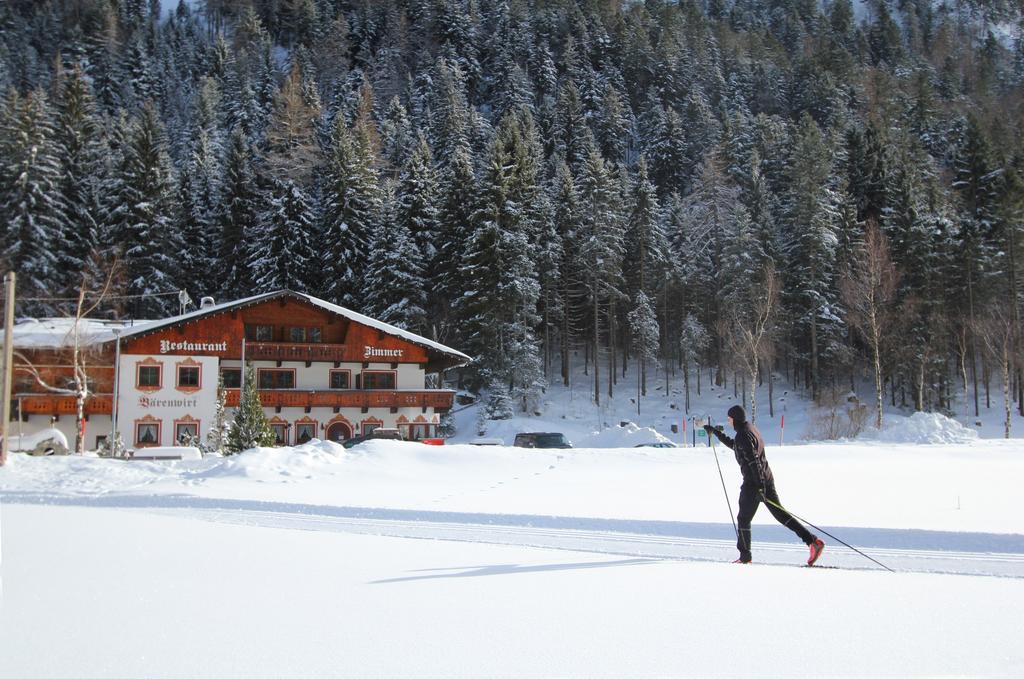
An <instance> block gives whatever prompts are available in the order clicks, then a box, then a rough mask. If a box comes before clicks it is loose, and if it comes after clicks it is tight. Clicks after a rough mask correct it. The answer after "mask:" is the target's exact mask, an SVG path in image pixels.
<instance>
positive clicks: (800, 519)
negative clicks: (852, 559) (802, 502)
mask: <svg viewBox="0 0 1024 679" xmlns="http://www.w3.org/2000/svg"><path fill="white" fill-rule="evenodd" d="M761 499H762V500H764V501H765V502H767V503H768V504H770V505H772V506H774V507H778V508H779V509H781V510H782V511H784V512H786V513H787V514H789V515H790V516H792V517H793V518H794V519H796V520H797V521H803V522H804V523H806V524H807V525H808V526H810V527H811V528H813V529H814V530H817V531H821V532H822V533H824V534H825V535H827V536H829V537H830V538H832V539H833V540H835V541H836V542H838V543H840V544H842V545H846V546H847V547H849V548H850V549H852V550H853V551H855V552H857V553H858V554H860V555H861V556H863V557H864V558H865V559H869V560H871V561H874V562H875V563H877V564H878V565H879V566H881V567H882V568H884V569H885V570H887V571H889V572H890V573H895V572H896V571H894V570H893V569H891V568H889V567H888V566H886V565H885V564H884V563H882V562H881V561H879V560H877V559H874V558H872V557H870V556H868V555H867V554H865V553H864V552H862V551H860V550H859V549H857V548H856V547H854V546H853V545H851V544H849V543H846V542H843V541H842V540H840V539H839V538H837V537H836V536H835V535H832V533H829V532H828V531H827V530H825V529H824V528H821V527H819V526H815V525H814V524H813V523H811V522H810V521H808V520H807V519H805V518H803V517H801V516H797V515H796V514H794V513H793V512H791V511H789V510H788V509H786V508H785V507H783V506H782V505H780V504H779V503H778V502H772V501H771V500H769V499H768V497H767V496H766V495H765V494H764V492H762V493H761Z"/></svg>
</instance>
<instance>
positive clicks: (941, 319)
mask: <svg viewBox="0 0 1024 679" xmlns="http://www.w3.org/2000/svg"><path fill="white" fill-rule="evenodd" d="M1021 29H1022V15H1021V10H1020V7H1019V6H1018V4H1017V3H1013V2H1009V1H1008V0H974V1H968V0H963V1H960V2H952V1H935V0H891V1H887V0H868V1H866V2H856V3H851V2H850V1H849V0H824V2H818V1H817V0H788V1H787V0H767V1H763V2H762V1H758V0H702V1H696V0H679V1H673V2H669V1H667V0H645V1H632V2H626V1H623V0H358V1H348V0H192V1H191V2H184V1H183V2H181V4H180V5H178V7H177V9H175V10H174V11H172V12H170V14H169V15H168V14H166V13H164V14H162V13H161V3H160V2H159V1H158V0H5V1H4V2H3V3H0V92H3V100H2V103H0V216H2V219H0V269H4V270H7V269H11V270H14V271H16V272H17V274H18V293H19V300H20V302H19V306H18V313H19V315H23V316H24V315H36V316H47V315H61V314H66V313H68V304H67V302H66V301H64V298H68V297H74V296H75V295H77V294H78V292H79V291H80V290H83V289H85V290H88V291H89V292H90V293H95V292H96V291H98V290H99V289H101V288H102V287H103V285H104V282H105V281H107V280H108V279H109V280H110V281H111V282H112V286H113V287H112V291H111V292H110V293H109V294H108V296H107V298H106V299H105V301H104V304H103V305H102V307H101V310H100V311H99V312H97V313H101V314H105V315H109V316H111V317H121V318H125V317H131V318H140V319H144V318H155V317H162V316H167V315H170V314H174V313H178V311H179V302H178V294H177V293H178V291H179V290H180V289H184V290H187V291H188V293H189V294H190V295H191V297H192V298H193V299H198V298H199V297H200V296H204V295H210V296H213V297H215V298H216V299H217V300H218V301H227V300H230V299H238V298H242V297H247V296H250V295H254V294H258V293H262V292H267V291H271V290H275V289H280V288H290V289H293V290H297V291H302V292H307V293H310V294H313V295H316V296H318V297H321V298H323V299H326V300H328V301H331V302H335V303H338V304H341V305H343V306H345V307H348V308H351V309H353V310H356V311H359V312H362V313H365V314H368V315H371V316H374V317H376V318H380V319H382V320H384V321H387V322H389V323H392V324H394V325H397V326H400V327H402V328H407V329H409V330H412V331H414V332H417V333H420V334H422V335H424V336H427V337H430V338H434V339H436V340H438V341H441V342H444V343H446V344H448V345H450V346H452V347H455V348H458V349H460V350H462V351H464V352H466V353H468V354H470V355H472V356H474V357H475V358H476V359H477V360H476V361H475V363H474V364H473V365H472V366H470V367H469V368H468V369H466V370H464V371H463V372H462V374H461V376H460V379H461V380H462V381H463V384H464V385H465V386H467V387H469V388H471V389H474V390H479V389H484V390H485V391H486V393H488V394H489V402H488V403H489V411H490V413H491V414H492V415H495V416H501V415H502V414H508V413H510V412H511V411H512V410H513V409H517V408H522V409H525V410H528V411H529V410H533V409H534V408H535V404H536V402H537V400H538V397H539V395H540V394H541V393H542V391H543V390H544V389H545V387H546V385H547V384H550V383H552V382H553V381H564V382H568V380H569V379H570V371H569V370H568V366H569V363H570V360H571V357H575V359H574V360H577V361H579V360H583V361H585V362H586V366H587V372H588V379H590V380H592V388H593V390H592V395H593V398H594V400H595V401H597V402H598V403H600V402H601V399H602V398H605V397H606V396H607V395H609V394H611V393H612V392H613V390H614V389H615V388H616V381H618V380H621V379H622V378H623V375H624V374H625V372H626V371H627V370H641V371H642V373H643V375H642V378H643V381H644V385H643V388H644V389H647V388H648V387H649V386H650V385H648V384H647V382H648V380H647V377H648V375H647V371H648V370H651V367H652V366H653V365H655V364H656V363H660V364H661V365H662V366H663V368H664V370H663V371H662V373H663V374H665V375H667V374H669V373H673V374H677V375H682V377H683V379H684V380H685V381H686V382H687V383H688V384H689V382H690V381H691V380H693V379H695V377H694V371H695V370H697V369H698V367H703V368H705V369H708V368H710V369H711V370H712V372H713V374H714V376H715V377H714V379H716V380H717V381H719V382H720V383H721V382H723V381H728V382H730V383H734V382H735V383H738V385H739V388H740V389H743V391H744V393H747V391H749V390H750V389H751V387H752V386H753V385H754V384H755V383H763V382H768V383H769V384H772V383H773V382H774V381H775V380H776V379H780V378H781V379H782V380H784V381H785V382H786V383H788V384H790V385H793V386H795V387H797V388H800V389H805V390H806V391H807V393H808V394H809V396H811V397H813V398H814V399H816V400H818V401H819V402H820V401H825V400H827V399H829V398H835V396H836V394H843V393H845V392H847V391H849V390H850V389H851V387H854V386H858V385H863V384H875V385H876V390H875V391H876V393H875V394H873V395H872V398H871V400H872V401H874V400H875V399H882V398H885V399H887V400H889V401H891V403H893V404H901V405H904V406H906V407H908V408H914V409H917V410H945V411H951V410H953V409H956V410H959V411H961V412H962V408H963V407H964V405H965V404H968V405H969V406H970V407H971V409H972V410H973V411H974V412H977V411H978V409H979V408H980V407H982V406H988V405H997V406H999V407H1004V406H1005V408H1006V410H1007V416H1008V417H1009V410H1010V408H1011V405H1012V404H1013V403H1016V407H1017V408H1019V409H1021V410H1022V414H1024V398H1022V396H1024V379H1022V366H1021V359H1020V353H1021V344H1020V343H1021V339H1022V338H1021V333H1020V327H1021V320H1020V307H1021V300H1022V296H1021V287H1022V284H1021V280H1020V278H1021V276H1020V273H1019V271H1018V270H1019V268H1020V262H1021V254H1022V253H1021V244H1020V241H1021V236H1022V235H1024V234H1022V213H1024V146H1022V134H1021V125H1022V114H1021V106H1022V103H1024V101H1022V96H1021V95H1022V91H1024V90H1022V83H1024V39H1022V35H1021V33H1022V31H1021ZM706 374H707V373H706V372H705V375H706ZM631 377H633V378H634V379H635V376H633V375H632V374H631ZM652 379H653V378H652ZM666 379H667V378H666Z"/></svg>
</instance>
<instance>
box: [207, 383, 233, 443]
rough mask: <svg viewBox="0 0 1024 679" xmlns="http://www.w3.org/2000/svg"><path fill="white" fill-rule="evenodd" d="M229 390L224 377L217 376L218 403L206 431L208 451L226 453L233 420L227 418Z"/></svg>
mask: <svg viewBox="0 0 1024 679" xmlns="http://www.w3.org/2000/svg"><path fill="white" fill-rule="evenodd" d="M226 404H227V391H226V390H225V389H224V377H223V375H220V376H218V377H217V403H216V404H215V405H214V407H213V420H212V421H211V422H210V427H209V431H207V433H206V446H205V451H204V452H206V453H224V450H225V448H226V447H227V444H228V439H229V438H230V436H231V428H232V424H233V423H232V422H228V419H227V406H226Z"/></svg>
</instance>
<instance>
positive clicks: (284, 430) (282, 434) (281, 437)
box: [270, 424, 288, 446]
mask: <svg viewBox="0 0 1024 679" xmlns="http://www.w3.org/2000/svg"><path fill="white" fill-rule="evenodd" d="M270 430H271V431H273V432H274V445H275V446H286V445H288V425H287V424H271V425H270Z"/></svg>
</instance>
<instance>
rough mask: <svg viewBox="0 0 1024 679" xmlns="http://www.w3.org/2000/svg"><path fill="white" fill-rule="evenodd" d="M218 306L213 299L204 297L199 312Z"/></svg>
mask: <svg viewBox="0 0 1024 679" xmlns="http://www.w3.org/2000/svg"><path fill="white" fill-rule="evenodd" d="M213 306H217V303H216V302H214V301H213V297H203V298H202V299H201V300H200V301H199V310H200V311H202V310H203V309H209V308H210V307H213Z"/></svg>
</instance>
